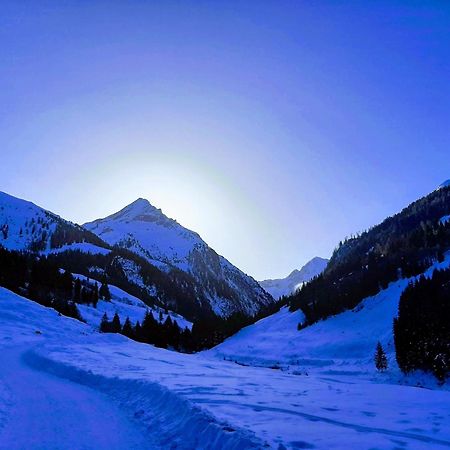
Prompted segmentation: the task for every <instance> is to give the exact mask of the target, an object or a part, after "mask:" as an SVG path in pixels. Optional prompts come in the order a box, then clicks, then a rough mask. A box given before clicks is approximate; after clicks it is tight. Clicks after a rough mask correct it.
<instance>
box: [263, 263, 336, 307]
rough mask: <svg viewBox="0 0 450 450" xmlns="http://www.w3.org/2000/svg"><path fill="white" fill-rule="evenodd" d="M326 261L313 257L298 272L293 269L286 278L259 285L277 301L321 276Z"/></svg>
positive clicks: (267, 281)
mask: <svg viewBox="0 0 450 450" xmlns="http://www.w3.org/2000/svg"><path fill="white" fill-rule="evenodd" d="M327 264H328V259H325V258H319V257H315V258H313V259H311V261H309V262H307V263H306V264H305V265H304V266H303V267H302V268H301V269H300V270H297V269H295V270H294V271H292V272H291V273H290V274H289V275H288V276H287V277H286V278H281V279H276V280H264V281H260V282H259V284H260V285H261V286H262V287H263V288H264V289H265V290H266V291H267V292H269V294H271V295H272V297H273V298H275V299H279V298H280V297H282V296H283V295H290V294H292V293H294V292H295V291H296V290H297V289H299V288H300V287H301V285H302V284H303V283H306V282H307V281H309V280H311V279H312V278H314V277H315V276H317V275H319V274H321V273H322V272H323V271H324V270H325V267H327Z"/></svg>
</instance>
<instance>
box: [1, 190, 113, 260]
mask: <svg viewBox="0 0 450 450" xmlns="http://www.w3.org/2000/svg"><path fill="white" fill-rule="evenodd" d="M0 245H2V246H3V247H5V248H7V249H8V250H33V251H44V252H50V251H54V249H56V248H58V250H60V249H59V247H62V246H64V249H65V250H70V249H76V250H81V251H85V250H86V251H89V252H97V253H101V252H107V251H108V250H107V249H106V248H105V247H107V246H106V244H104V243H102V242H101V240H100V239H98V238H97V237H96V236H95V235H92V234H91V233H88V232H86V230H84V229H83V228H81V227H80V226H78V225H75V224H73V223H71V222H68V221H66V220H64V219H62V218H61V217H59V216H57V215H56V214H54V213H52V212H50V211H47V210H45V209H43V208H41V207H39V206H37V205H35V204H34V203H31V202H28V201H26V200H22V199H19V198H16V197H13V196H12V195H8V194H5V193H4V192H0ZM52 249H53V250H52Z"/></svg>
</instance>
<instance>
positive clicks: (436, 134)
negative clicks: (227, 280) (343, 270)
mask: <svg viewBox="0 0 450 450" xmlns="http://www.w3.org/2000/svg"><path fill="white" fill-rule="evenodd" d="M362 3H363V4H364V5H365V7H362V6H361V5H362ZM362 3H359V6H358V3H355V4H351V2H350V3H348V4H347V5H345V6H343V5H341V6H339V5H337V3H336V2H325V1H324V2H314V3H310V4H309V2H308V3H307V2H278V1H273V2H264V1H262V2H247V3H244V2H235V3H233V2H220V1H218V2H192V3H190V2H188V1H186V2H170V1H169V2H166V1H165V2H151V3H150V2H148V4H145V2H136V3H134V4H133V2H127V4H124V2H116V3H114V2H107V3H106V2H102V1H92V2H88V3H87V2H86V3H80V2H70V1H69V2H64V4H62V3H59V2H50V1H49V2H47V1H43V2H39V5H37V2H36V3H34V2H32V3H27V4H25V3H21V4H19V2H14V1H11V2H8V1H6V2H4V3H3V4H2V14H1V16H0V66H1V71H0V105H1V109H0V130H1V133H0V152H1V164H0V190H3V191H5V192H8V193H10V194H12V195H17V196H19V197H22V198H25V199H28V200H31V201H33V202H35V203H37V204H39V205H40V206H43V207H45V208H47V209H49V210H52V211H54V212H56V213H57V214H60V215H61V216H63V217H65V218H68V219H70V220H73V221H75V222H78V223H83V222H85V221H88V220H92V219H95V218H98V217H102V216H105V215H108V214H110V213H113V212H115V211H117V210H119V209H121V208H122V207H124V206H125V205H127V204H128V203H130V202H132V201H133V200H135V199H136V198H138V197H144V198H147V199H148V200H149V201H150V202H151V203H152V204H154V205H155V206H157V207H160V208H162V210H163V212H165V213H166V214H167V215H168V216H170V217H173V218H175V219H177V220H178V221H179V222H180V223H181V224H183V225H185V226H186V227H188V228H191V229H193V230H195V231H197V232H198V233H199V234H200V235H201V236H202V237H203V238H204V239H205V240H206V242H208V244H210V245H211V246H212V247H213V248H214V249H216V250H217V251H218V252H219V253H221V254H223V255H224V256H225V257H227V258H228V259H229V260H230V261H231V262H232V263H234V264H236V265H237V266H238V267H240V268H241V269H242V270H244V271H245V272H247V273H249V274H250V275H252V276H254V277H255V278H257V279H264V278H268V277H278V276H286V275H287V274H288V273H289V272H290V271H291V270H293V269H294V268H298V267H300V266H301V265H302V264H304V263H305V262H306V261H307V260H308V259H310V258H312V257H313V256H316V255H318V256H323V257H328V256H330V254H331V252H332V250H333V248H334V246H335V245H336V243H337V242H338V241H339V240H340V239H342V238H344V237H345V236H346V235H349V234H351V233H353V232H357V231H359V230H362V229H364V228H367V227H369V226H371V225H373V224H375V223H377V222H378V221H380V220H382V219H384V218H385V217H386V216H387V215H389V214H392V213H394V212H396V211H398V210H399V209H401V208H402V207H403V206H405V205H406V204H407V203H409V202H411V201H413V200H415V199H416V198H418V197H419V196H421V195H423V194H426V193H427V192H429V191H431V190H432V189H434V188H435V186H436V185H438V184H439V183H440V182H442V181H443V180H444V179H447V178H450V156H449V154H450V152H449V150H448V149H449V148H450V135H449V133H448V123H450V88H449V83H448V76H447V74H448V73H450V62H449V61H450V51H449V50H450V33H449V27H448V23H450V11H449V10H450V7H447V6H445V2H426V5H425V4H422V6H419V4H418V3H417V5H416V6H411V5H412V3H411V2H398V3H397V4H396V5H394V4H393V2H376V3H373V4H372V5H371V6H370V7H369V6H368V4H367V3H366V2H362ZM408 5H409V6H408Z"/></svg>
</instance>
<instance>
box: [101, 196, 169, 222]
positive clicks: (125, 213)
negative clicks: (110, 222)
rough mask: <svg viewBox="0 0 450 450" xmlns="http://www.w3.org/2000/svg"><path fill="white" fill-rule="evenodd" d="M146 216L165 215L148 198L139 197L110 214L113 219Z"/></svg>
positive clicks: (133, 218)
mask: <svg viewBox="0 0 450 450" xmlns="http://www.w3.org/2000/svg"><path fill="white" fill-rule="evenodd" d="M144 216H161V217H162V216H164V215H163V213H162V211H161V210H160V209H158V208H155V207H154V206H153V205H152V204H151V203H150V202H149V201H148V200H147V199H145V198H141V197H140V198H138V199H137V200H135V201H134V202H131V203H130V204H129V205H127V206H125V208H122V209H121V210H120V211H118V212H116V213H115V214H112V215H111V216H109V218H112V219H126V220H139V219H141V218H142V217H144Z"/></svg>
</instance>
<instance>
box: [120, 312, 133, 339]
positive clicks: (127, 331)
mask: <svg viewBox="0 0 450 450" xmlns="http://www.w3.org/2000/svg"><path fill="white" fill-rule="evenodd" d="M122 334H123V335H124V336H127V337H129V338H131V339H133V338H134V333H133V326H132V325H131V322H130V318H129V317H127V318H126V319H125V323H124V324H123V327H122Z"/></svg>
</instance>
